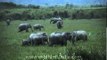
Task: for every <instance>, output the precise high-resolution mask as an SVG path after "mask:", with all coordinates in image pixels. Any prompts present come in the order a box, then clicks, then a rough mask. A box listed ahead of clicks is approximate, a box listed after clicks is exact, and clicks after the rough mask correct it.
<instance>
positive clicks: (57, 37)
mask: <svg viewBox="0 0 107 60" xmlns="http://www.w3.org/2000/svg"><path fill="white" fill-rule="evenodd" d="M69 37H70V33H67V32H53V33H51V34H50V36H49V45H50V46H53V45H67V40H68V39H69Z"/></svg>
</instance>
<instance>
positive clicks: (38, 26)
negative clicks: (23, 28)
mask: <svg viewBox="0 0 107 60" xmlns="http://www.w3.org/2000/svg"><path fill="white" fill-rule="evenodd" d="M33 28H34V30H39V31H41V30H42V29H44V26H43V25H41V24H35V25H33Z"/></svg>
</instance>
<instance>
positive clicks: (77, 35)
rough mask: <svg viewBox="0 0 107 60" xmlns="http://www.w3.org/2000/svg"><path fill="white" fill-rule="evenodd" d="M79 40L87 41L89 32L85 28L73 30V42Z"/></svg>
mask: <svg viewBox="0 0 107 60" xmlns="http://www.w3.org/2000/svg"><path fill="white" fill-rule="evenodd" d="M78 40H83V41H86V40H87V32H86V31H84V30H78V31H73V32H72V33H71V41H72V43H73V44H74V42H75V41H78Z"/></svg>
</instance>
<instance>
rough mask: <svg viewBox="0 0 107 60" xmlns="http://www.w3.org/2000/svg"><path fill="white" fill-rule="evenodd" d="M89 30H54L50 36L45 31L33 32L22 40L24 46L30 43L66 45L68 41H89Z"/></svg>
mask: <svg viewBox="0 0 107 60" xmlns="http://www.w3.org/2000/svg"><path fill="white" fill-rule="evenodd" d="M87 39H88V37H87V32H86V31H84V30H78V31H73V32H52V33H51V34H50V35H49V36H48V35H47V33H45V32H37V33H31V34H30V35H29V37H28V38H27V39H24V40H23V41H22V45H23V46H28V45H45V44H47V45H49V46H53V45H61V46H63V45H64V46H66V45H67V41H70V42H72V43H73V44H75V42H76V41H79V40H83V41H87Z"/></svg>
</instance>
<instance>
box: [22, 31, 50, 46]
mask: <svg viewBox="0 0 107 60" xmlns="http://www.w3.org/2000/svg"><path fill="white" fill-rule="evenodd" d="M47 42H48V36H47V34H46V33H45V32H37V33H31V34H30V36H29V38H28V39H26V40H23V41H22V45H23V46H25V45H44V44H46V43H47Z"/></svg>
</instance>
